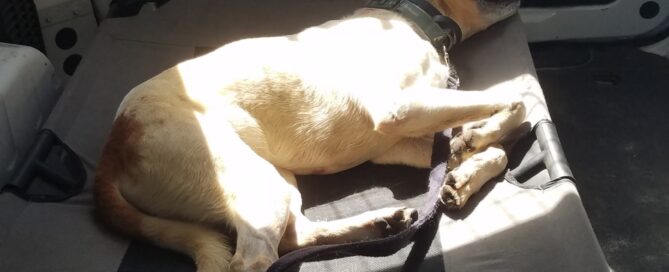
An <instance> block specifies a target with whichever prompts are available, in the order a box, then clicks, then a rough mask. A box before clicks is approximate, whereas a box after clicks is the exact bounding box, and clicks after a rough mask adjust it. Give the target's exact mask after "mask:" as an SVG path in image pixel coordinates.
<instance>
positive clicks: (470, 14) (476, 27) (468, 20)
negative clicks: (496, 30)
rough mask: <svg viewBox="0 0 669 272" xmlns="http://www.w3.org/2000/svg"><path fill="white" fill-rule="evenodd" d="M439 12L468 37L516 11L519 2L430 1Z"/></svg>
mask: <svg viewBox="0 0 669 272" xmlns="http://www.w3.org/2000/svg"><path fill="white" fill-rule="evenodd" d="M432 2H433V4H435V5H436V6H437V7H438V8H439V9H440V10H441V12H443V13H444V14H445V15H447V16H449V17H451V18H453V20H455V21H456V22H457V23H458V25H459V26H460V28H461V29H462V36H463V38H467V37H470V36H471V35H474V34H475V33H477V32H479V31H482V30H484V29H486V28H488V27H489V26H491V25H493V24H495V23H497V22H499V21H501V20H504V19H506V18H508V17H510V16H512V15H513V14H515V13H516V11H518V7H519V6H520V0H432Z"/></svg>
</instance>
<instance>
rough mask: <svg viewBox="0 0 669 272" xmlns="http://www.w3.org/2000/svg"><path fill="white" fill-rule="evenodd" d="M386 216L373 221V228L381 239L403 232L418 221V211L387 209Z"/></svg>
mask: <svg viewBox="0 0 669 272" xmlns="http://www.w3.org/2000/svg"><path fill="white" fill-rule="evenodd" d="M386 212H388V214H387V215H385V216H383V217H379V218H377V219H376V220H375V221H374V227H375V228H376V229H377V230H379V231H380V233H381V237H387V236H389V235H394V234H397V233H399V232H400V231H403V230H405V229H407V228H409V227H410V226H411V224H413V222H415V221H416V220H418V211H416V209H412V208H399V209H397V208H388V209H387V210H386Z"/></svg>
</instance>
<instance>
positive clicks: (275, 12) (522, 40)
mask: <svg viewBox="0 0 669 272" xmlns="http://www.w3.org/2000/svg"><path fill="white" fill-rule="evenodd" d="M366 2H367V1H366V0H339V1H329V0H311V1H306V0H283V1H231V0H154V1H152V0H31V1H25V0H6V1H0V271H123V272H130V271H184V272H185V271H195V266H194V263H193V261H192V260H191V259H190V258H189V257H188V256H186V255H183V254H181V253H178V252H175V251H172V250H169V249H165V248H162V247H159V246H156V245H153V244H150V243H147V242H145V241H142V240H140V239H129V238H127V237H125V236H123V235H120V234H118V233H115V232H114V231H111V230H110V229H108V228H107V227H106V226H104V224H102V223H101V222H99V220H98V219H97V218H96V216H95V207H94V201H93V196H92V193H91V188H92V182H93V176H94V173H95V169H96V166H97V163H98V160H99V157H100V155H101V152H102V148H103V145H104V143H105V141H106V139H107V137H108V134H109V130H110V128H111V125H112V121H113V119H114V114H115V113H116V109H117V108H118V106H119V103H120V102H121V100H122V99H123V97H124V96H125V95H126V94H127V93H128V91H129V90H130V89H132V88H133V87H134V86H136V85H138V84H139V83H141V82H143V81H145V80H147V79H149V78H151V77H153V76H154V75H156V74H158V73H160V72H161V71H163V70H165V69H167V68H169V67H171V66H174V65H175V64H177V63H179V62H181V61H184V60H187V59H190V58H193V57H197V56H200V55H203V54H205V53H207V52H210V51H212V50H214V49H215V48H217V47H220V46H221V45H223V44H226V43H229V42H232V41H236V40H239V39H243V38H251V37H267V36H277V35H286V34H292V33H296V32H298V31H300V30H302V29H304V28H306V27H309V26H312V25H316V24H320V23H323V22H325V21H328V20H332V19H337V18H341V17H343V16H346V15H348V14H351V13H352V11H353V10H355V9H356V8H359V7H362V6H364V5H365V3H366ZM267 50H272V49H271V48H268V49H267ZM327 53H329V52H324V54H327ZM398 54H401V52H398ZM448 55H449V56H450V57H451V60H452V64H453V65H454V67H455V69H456V70H457V73H458V75H459V78H460V89H463V90H487V89H492V88H494V87H495V86H497V85H498V84H511V86H513V88H516V89H518V91H520V92H521V93H522V95H523V99H524V102H525V105H526V107H527V117H526V121H527V123H528V124H530V125H531V127H532V131H531V132H530V134H529V136H528V137H527V138H523V139H522V140H520V141H519V142H518V143H517V144H516V145H515V146H514V148H513V151H512V152H511V153H510V154H509V166H508V168H509V169H510V171H508V172H506V174H505V175H500V176H499V177H496V178H494V179H493V180H491V181H490V182H488V183H487V184H486V185H485V186H484V187H483V188H482V189H481V191H480V192H478V193H477V194H475V195H474V196H473V198H472V200H470V202H469V203H468V204H467V205H466V206H465V207H464V208H463V209H461V210H456V211H445V212H443V214H440V217H439V218H438V220H437V222H436V223H435V224H437V225H435V226H437V227H438V230H437V229H435V230H436V233H435V234H434V235H433V236H431V237H430V239H429V240H428V241H427V247H426V248H425V251H426V252H425V255H424V258H422V262H421V264H420V268H419V269H418V268H416V269H418V271H666V270H669V238H667V237H669V186H667V181H668V178H669V168H667V167H666V166H667V165H669V155H667V154H669V145H667V144H665V142H664V140H665V139H667V138H669V126H668V125H666V123H665V122H666V120H667V119H669V109H667V106H666V105H665V104H666V103H667V102H666V101H669V94H668V93H665V91H667V88H668V87H667V86H669V2H667V1H654V0H650V1H647V0H579V1H577V0H551V1H548V0H522V2H521V8H520V10H519V12H518V14H516V15H514V16H513V17H511V18H508V19H506V20H504V21H502V22H500V23H498V24H496V25H494V26H492V27H490V28H489V29H487V30H485V31H483V32H481V33H478V34H476V35H474V36H473V37H471V38H470V39H467V40H465V41H463V42H461V43H459V44H457V45H456V46H455V47H454V48H453V49H452V50H451V51H450V52H448ZM389 57H392V56H389ZM514 169H515V170H514ZM517 169H524V171H522V172H519V171H520V170H518V171H516V170H517ZM514 171H516V172H514ZM429 175H430V171H429V170H425V169H415V168H411V167H407V166H390V165H375V164H371V163H365V164H362V165H360V166H358V167H355V168H353V169H350V170H346V171H344V172H340V173H336V174H331V175H305V176H299V177H298V186H299V190H300V192H302V196H303V207H304V213H305V215H306V216H307V217H309V218H310V219H313V220H332V219H337V218H343V217H346V216H351V215H354V214H358V213H361V212H364V211H368V210H371V209H377V208H382V207H390V206H398V205H403V206H408V207H421V206H422V205H424V203H425V202H426V201H427V200H428V199H429V196H428V194H427V193H426V192H427V191H428V185H427V183H426V182H425V181H426V180H427V179H428V176H429ZM514 175H515V176H514ZM415 245H416V246H417V245H418V242H415ZM412 246H413V244H412V245H408V246H406V247H404V248H402V249H401V250H399V251H398V252H392V254H387V255H386V254H384V256H377V257H370V256H356V255H357V254H346V253H345V252H344V253H339V254H335V255H332V256H330V255H328V256H327V258H326V257H324V256H321V258H313V259H305V260H301V261H300V262H299V264H298V265H295V266H292V267H291V268H290V271H416V270H408V268H406V266H405V267H404V268H403V265H405V262H407V258H409V257H410V255H412V254H414V253H412ZM381 251H383V250H382V249H379V252H381Z"/></svg>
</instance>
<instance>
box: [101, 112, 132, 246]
mask: <svg viewBox="0 0 669 272" xmlns="http://www.w3.org/2000/svg"><path fill="white" fill-rule="evenodd" d="M142 133H143V132H142V126H141V125H140V124H139V123H138V122H137V121H136V120H134V119H132V117H128V116H126V115H125V114H123V115H121V116H119V117H118V118H117V119H116V121H115V122H114V125H113V127H112V130H111V133H110V136H109V140H108V141H107V144H106V145H105V147H104V150H103V151H102V158H101V160H100V164H99V165H98V169H97V171H96V173H95V184H94V187H93V195H94V197H95V204H96V207H97V212H98V216H99V217H100V219H102V220H103V221H105V222H106V223H107V224H109V225H111V226H113V227H114V228H115V229H117V230H119V231H121V232H123V233H125V234H127V235H131V236H135V237H137V236H139V233H140V231H141V230H140V224H141V219H142V213H141V212H140V211H138V210H137V209H136V208H135V207H133V206H132V205H131V204H130V203H128V202H127V201H126V200H125V198H123V195H121V192H120V191H119V186H118V184H119V179H122V178H124V177H125V176H126V174H127V172H128V170H129V168H132V167H134V166H136V165H137V164H138V163H139V160H140V159H141V157H140V155H139V153H138V152H137V149H136V146H135V144H134V143H136V142H137V140H138V138H139V137H140V136H141V135H142Z"/></svg>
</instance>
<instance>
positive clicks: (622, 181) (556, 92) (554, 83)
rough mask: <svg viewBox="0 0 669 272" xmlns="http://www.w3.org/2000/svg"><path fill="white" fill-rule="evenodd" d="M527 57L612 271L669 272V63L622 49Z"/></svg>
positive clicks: (559, 48) (546, 49)
mask: <svg viewBox="0 0 669 272" xmlns="http://www.w3.org/2000/svg"><path fill="white" fill-rule="evenodd" d="M532 54H533V58H534V61H535V64H536V66H537V70H538V74H539V81H540V82H541V85H542V87H543V89H544V93H545V95H546V99H547V101H548V105H549V108H550V112H551V115H552V118H553V120H554V121H555V123H556V125H557V127H558V131H559V133H560V138H561V140H562V143H563V145H564V149H565V153H566V155H567V158H568V160H569V162H570V165H571V167H572V170H573V172H574V175H575V176H576V179H577V180H578V189H579V192H580V194H581V197H582V200H583V202H584V205H585V208H586V210H587V212H588V215H589V217H590V220H591V222H592V226H593V228H594V230H595V233H596V234H597V237H598V239H599V242H600V244H601V246H602V248H603V250H604V253H605V255H606V257H607V260H608V262H609V264H610V266H611V268H612V269H614V270H615V271H667V270H669V238H668V237H669V144H667V143H666V142H665V141H667V139H669V121H668V120H667V119H669V60H667V59H663V58H660V57H657V56H655V55H651V54H647V53H644V52H642V51H639V50H637V49H635V48H633V47H629V46H621V45H617V46H607V47H602V46H587V45H538V46H533V47H532Z"/></svg>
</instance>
